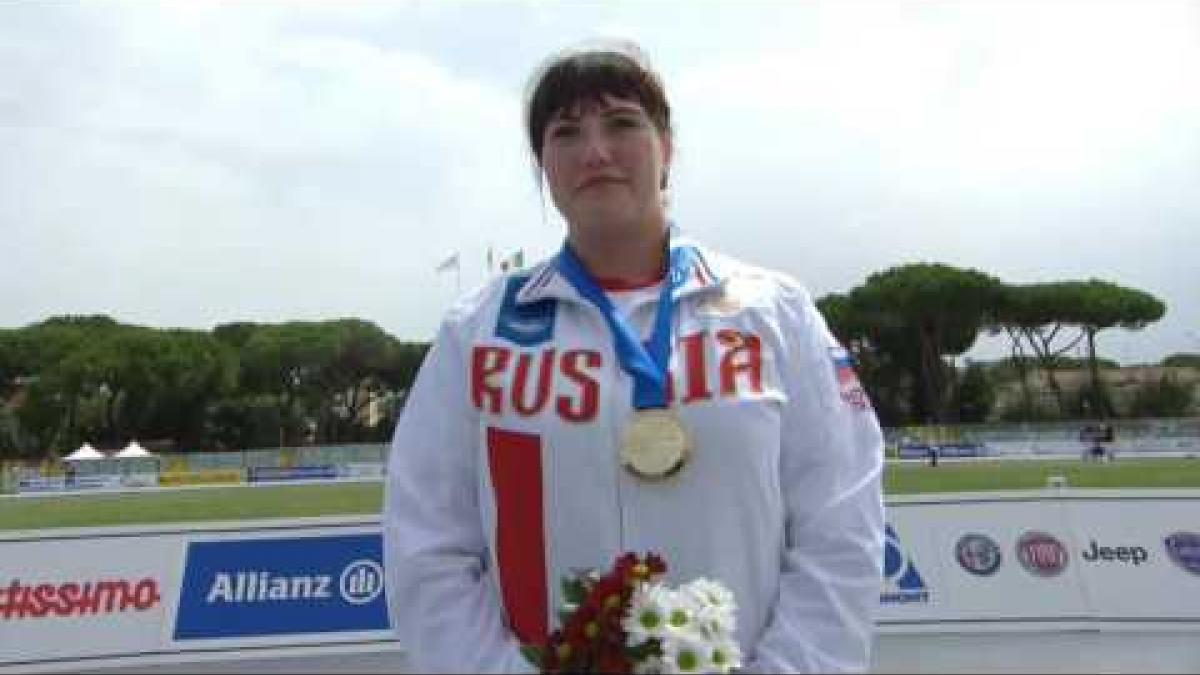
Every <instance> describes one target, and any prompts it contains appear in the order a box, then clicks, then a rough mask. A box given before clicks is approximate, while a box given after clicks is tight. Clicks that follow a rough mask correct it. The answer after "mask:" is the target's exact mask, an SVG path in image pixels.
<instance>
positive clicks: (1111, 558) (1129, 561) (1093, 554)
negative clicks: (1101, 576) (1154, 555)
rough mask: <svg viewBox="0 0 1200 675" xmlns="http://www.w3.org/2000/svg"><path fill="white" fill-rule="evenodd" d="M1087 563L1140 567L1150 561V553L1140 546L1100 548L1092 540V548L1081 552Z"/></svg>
mask: <svg viewBox="0 0 1200 675" xmlns="http://www.w3.org/2000/svg"><path fill="white" fill-rule="evenodd" d="M1083 559H1084V560H1086V561H1088V562H1118V563H1124V564H1126V565H1141V564H1142V563H1144V562H1146V561H1147V560H1149V559H1150V552H1149V551H1147V550H1146V549H1144V548H1142V547H1141V546H1101V545H1099V544H1097V543H1096V540H1095V539H1093V540H1092V547H1091V548H1090V549H1089V550H1087V551H1084V552H1083Z"/></svg>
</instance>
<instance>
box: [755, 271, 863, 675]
mask: <svg viewBox="0 0 1200 675" xmlns="http://www.w3.org/2000/svg"><path fill="white" fill-rule="evenodd" d="M781 317H782V322H783V325H782V326H781V330H782V332H783V336H784V338H783V339H784V341H785V344H786V347H785V349H786V350H787V354H786V357H785V358H784V359H781V361H782V362H783V363H784V364H785V365H784V366H783V367H784V368H785V369H786V373H785V374H784V376H783V379H784V383H785V389H786V391H787V394H788V402H787V404H786V409H785V411H784V421H783V434H782V448H781V455H780V457H781V459H780V472H781V476H780V478H781V484H782V486H783V491H784V502H785V504H786V509H787V513H786V514H785V546H784V553H783V556H782V560H781V565H782V573H781V576H780V585H779V595H778V597H777V598H776V602H775V607H774V611H773V614H772V616H771V618H770V621H769V623H768V626H767V629H766V631H765V632H764V634H763V637H762V639H761V640H760V641H759V643H758V645H756V648H755V650H754V654H753V656H752V660H751V662H750V663H749V664H748V667H747V670H748V671H749V672H793V673H799V672H821V673H832V672H861V671H865V670H867V668H868V667H869V665H870V652H871V643H872V639H873V636H874V615H875V610H876V608H877V607H878V604H879V591H880V587H881V583H882V581H881V579H882V569H881V568H882V560H883V541H884V515H883V495H882V488H881V482H880V479H881V475H882V469H883V436H882V433H881V431H880V428H879V423H878V420H877V419H876V417H875V413H874V411H873V410H872V409H871V406H870V402H869V401H868V400H867V399H866V394H865V392H862V391H861V389H857V379H852V378H851V377H850V375H851V373H850V372H848V371H844V370H843V372H842V374H843V378H839V377H838V366H837V364H835V361H834V358H833V357H834V354H835V353H834V350H837V349H839V345H838V343H837V341H836V339H835V338H834V337H833V336H832V335H831V334H830V332H829V329H828V328H827V326H826V324H825V320H824V319H823V318H822V317H821V315H820V313H819V312H818V311H817V308H816V306H815V305H814V304H813V303H812V300H811V299H810V298H809V296H808V294H807V293H806V292H804V291H803V290H802V289H799V288H793V289H790V290H789V291H787V293H786V294H785V299H784V301H783V311H782V313H781ZM843 367H844V368H848V367H849V364H848V363H847V364H845V365H844V366H843Z"/></svg>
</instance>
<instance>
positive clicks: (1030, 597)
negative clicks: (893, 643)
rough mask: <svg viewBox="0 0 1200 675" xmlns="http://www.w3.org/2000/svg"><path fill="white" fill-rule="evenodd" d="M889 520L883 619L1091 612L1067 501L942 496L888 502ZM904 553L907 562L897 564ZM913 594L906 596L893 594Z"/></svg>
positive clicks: (1020, 618) (1019, 618) (1041, 617)
mask: <svg viewBox="0 0 1200 675" xmlns="http://www.w3.org/2000/svg"><path fill="white" fill-rule="evenodd" d="M888 518H889V521H890V528H891V529H889V532H888V541H887V550H888V555H889V556H891V561H890V562H889V560H887V559H885V565H884V567H885V570H884V572H885V578H884V592H883V594H882V596H881V598H880V609H879V614H878V615H877V616H878V619H879V621H880V623H884V624H889V623H890V624H898V625H899V624H910V625H911V624H920V623H929V622H953V623H964V622H972V621H975V622H979V621H984V622H997V621H1011V622H1027V621H1031V620H1033V621H1046V620H1059V621H1068V620H1076V619H1079V618H1081V617H1084V616H1086V615H1087V611H1088V610H1087V603H1086V601H1085V595H1084V591H1083V588H1082V585H1081V580H1080V576H1079V565H1078V564H1077V563H1076V564H1072V562H1073V561H1072V560H1071V559H1070V558H1071V554H1070V551H1071V547H1072V546H1073V545H1074V544H1073V538H1072V536H1071V528H1070V524H1069V523H1070V520H1069V516H1068V514H1067V511H1066V505H1064V504H1063V503H1062V502H1059V501H1057V500H1052V499H1047V500H1041V499H1036V498H1030V499H1026V500H1022V501H999V500H989V499H979V500H974V499H955V498H953V497H943V498H939V499H938V501H930V502H923V503H892V504H889V507H888ZM901 559H902V560H903V564H902V565H900V564H898V563H897V562H896V561H899V560H901ZM889 572H891V573H890V574H889ZM906 574H907V575H908V577H907V578H905V575H906ZM917 590H920V591H921V592H922V594H921V595H920V596H918V595H917V594H916V593H915V592H914V591H917ZM905 591H907V593H908V595H906V596H905V595H900V596H896V595H889V593H890V594H896V593H901V592H905Z"/></svg>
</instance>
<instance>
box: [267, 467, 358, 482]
mask: <svg viewBox="0 0 1200 675" xmlns="http://www.w3.org/2000/svg"><path fill="white" fill-rule="evenodd" d="M337 477H338V470H337V467H336V466H334V465H332V464H318V465H309V466H288V467H281V466H252V467H250V468H249V469H248V470H247V472H246V479H247V480H248V481H249V482H251V483H263V482H267V481H286V480H314V479H328V478H337Z"/></svg>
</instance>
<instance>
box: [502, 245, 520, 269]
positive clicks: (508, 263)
mask: <svg viewBox="0 0 1200 675" xmlns="http://www.w3.org/2000/svg"><path fill="white" fill-rule="evenodd" d="M524 267H525V250H524V249H517V250H516V251H513V252H512V253H511V254H509V255H508V256H505V257H504V259H502V260H501V261H500V272H501V273H504V272H508V271H509V270H519V269H523V268H524Z"/></svg>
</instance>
